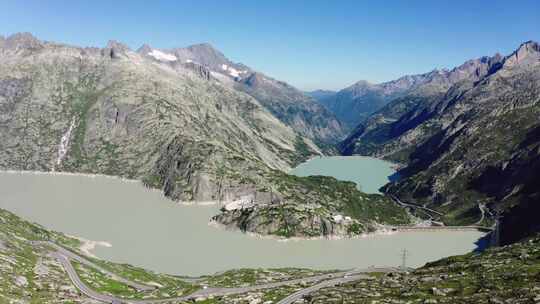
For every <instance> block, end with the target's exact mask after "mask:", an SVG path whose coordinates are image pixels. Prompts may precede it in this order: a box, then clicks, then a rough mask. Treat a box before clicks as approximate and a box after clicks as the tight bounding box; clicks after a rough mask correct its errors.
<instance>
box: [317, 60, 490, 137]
mask: <svg viewBox="0 0 540 304" xmlns="http://www.w3.org/2000/svg"><path fill="white" fill-rule="evenodd" d="M500 60H501V56H500V55H495V56H494V57H491V58H490V57H482V58H479V59H475V60H469V61H467V62H465V63H464V64H463V65H461V66H459V67H457V68H455V69H452V70H434V71H431V72H429V73H425V74H419V75H407V76H403V77H401V78H399V79H396V80H392V81H389V82H384V83H380V84H371V83H369V82H367V81H365V80H361V81H358V82H357V83H355V84H353V85H351V86H350V87H347V88H345V89H343V90H341V91H339V92H337V93H336V94H334V95H333V96H331V95H328V94H323V95H321V94H316V95H315V96H319V97H318V98H317V99H318V100H319V102H321V104H323V105H324V106H326V107H327V108H328V109H329V110H331V111H332V112H333V113H334V114H336V116H337V117H338V118H339V119H340V120H341V121H343V122H344V123H345V124H347V125H348V126H349V127H351V128H353V127H356V126H357V125H358V124H359V123H362V125H361V126H360V127H358V128H361V127H362V126H363V125H364V124H363V121H364V120H365V119H366V118H368V117H369V116H370V115H371V114H373V113H375V112H377V111H378V110H380V109H382V108H384V106H386V105H387V104H389V103H391V102H392V101H393V100H395V99H397V98H400V97H404V96H407V98H410V97H411V96H421V97H431V96H437V95H439V94H443V93H444V92H446V91H447V90H448V89H449V88H450V87H451V86H452V85H454V84H456V83H459V82H461V81H464V80H467V81H473V80H474V79H476V80H478V79H480V78H481V77H483V76H484V75H486V74H488V73H489V69H490V68H491V67H493V65H494V64H496V63H497V62H499V61H500ZM384 111H385V110H384V109H383V110H382V112H384ZM386 111H387V110H386ZM367 123H368V124H369V122H367Z"/></svg>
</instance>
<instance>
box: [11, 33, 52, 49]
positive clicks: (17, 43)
mask: <svg viewBox="0 0 540 304" xmlns="http://www.w3.org/2000/svg"><path fill="white" fill-rule="evenodd" d="M3 44H4V46H5V47H6V48H10V49H39V48H42V47H43V42H41V41H40V40H39V39H37V38H36V37H34V36H33V35H32V34H31V33H16V34H13V35H11V36H9V37H7V38H6V39H4V43H3Z"/></svg>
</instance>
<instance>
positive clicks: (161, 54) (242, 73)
mask: <svg viewBox="0 0 540 304" xmlns="http://www.w3.org/2000/svg"><path fill="white" fill-rule="evenodd" d="M137 52H138V53H139V54H141V55H142V56H146V57H153V58H154V59H155V60H157V61H161V62H168V64H170V65H172V66H176V65H180V64H182V65H184V66H187V67H188V68H191V69H194V70H196V71H197V72H198V73H199V75H201V77H202V78H204V79H209V78H210V77H213V78H214V79H215V80H217V81H219V82H221V83H222V84H223V85H225V86H229V87H232V88H234V89H236V90H239V91H242V92H245V93H247V94H249V95H251V96H252V97H254V98H255V99H257V100H258V101H259V102H260V103H261V104H262V105H263V106H264V107H265V108H267V109H268V110H269V111H270V112H271V113H272V114H273V115H274V116H276V117H277V118H278V119H279V120H281V121H282V122H283V123H285V124H286V125H288V126H290V127H292V128H293V129H294V130H297V131H298V132H299V133H300V134H302V135H303V136H306V137H308V138H310V139H311V140H313V141H314V142H316V143H318V144H321V148H325V147H327V145H328V144H335V143H337V142H338V141H339V140H341V139H343V137H344V136H345V130H344V128H343V127H342V125H341V124H340V122H339V121H338V120H337V119H336V118H335V116H334V115H333V114H332V113H331V112H329V111H328V110H326V109H325V108H324V107H322V106H321V105H319V104H318V103H317V102H316V101H315V100H314V99H313V98H311V97H309V96H307V95H305V94H303V93H302V92H300V91H299V90H298V89H296V88H294V87H292V86H290V85H288V84H287V83H284V82H282V81H278V80H275V79H272V78H270V77H268V76H266V75H264V74H262V73H259V72H256V71H254V70H253V69H251V68H249V67H248V66H245V65H243V64H241V63H234V62H232V61H230V60H229V59H227V57H225V55H223V53H221V52H220V51H218V50H216V49H215V48H214V47H213V46H212V45H210V44H208V43H203V44H196V45H192V46H188V47H185V48H175V49H170V50H156V49H152V48H151V47H150V46H148V45H144V46H143V47H141V48H140V49H139V50H138V51H137Z"/></svg>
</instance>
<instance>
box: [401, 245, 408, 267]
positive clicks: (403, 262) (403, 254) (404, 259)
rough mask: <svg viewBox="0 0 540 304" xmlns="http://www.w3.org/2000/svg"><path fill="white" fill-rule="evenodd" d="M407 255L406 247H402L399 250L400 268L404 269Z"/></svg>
mask: <svg viewBox="0 0 540 304" xmlns="http://www.w3.org/2000/svg"><path fill="white" fill-rule="evenodd" d="M408 256H409V251H407V249H403V250H402V251H401V269H403V270H405V269H407V257H408Z"/></svg>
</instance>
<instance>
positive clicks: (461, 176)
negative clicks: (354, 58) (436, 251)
mask: <svg viewBox="0 0 540 304" xmlns="http://www.w3.org/2000/svg"><path fill="white" fill-rule="evenodd" d="M457 71H465V73H464V74H468V75H469V76H468V78H465V79H462V80H460V81H459V82H457V83H456V84H454V85H453V86H452V87H450V88H449V89H448V90H447V91H446V92H444V93H442V94H435V95H431V96H427V95H423V96H422V95H420V96H410V97H402V98H400V99H397V100H395V101H393V102H392V103H391V104H389V105H388V106H386V107H385V108H384V109H383V110H381V111H379V112H378V113H377V114H375V115H373V116H372V117H371V118H370V119H368V120H367V121H366V123H365V124H362V125H361V126H359V127H358V128H357V130H356V131H355V133H353V134H352V135H351V136H350V137H349V138H348V139H347V140H346V141H345V142H344V143H342V145H341V149H342V151H343V152H344V153H346V154H356V153H360V154H365V155H376V156H384V157H386V158H389V159H393V160H398V161H401V162H403V163H407V166H406V167H405V168H403V169H402V170H401V171H400V172H399V173H400V174H401V175H402V176H403V177H404V178H403V179H402V180H400V181H398V182H394V183H391V184H390V185H388V186H387V187H386V191H387V192H390V193H393V194H396V195H398V196H399V197H401V198H402V199H403V200H407V201H411V202H416V203H420V204H424V205H427V206H429V207H430V208H434V209H436V210H439V211H440V212H442V213H444V214H445V215H444V216H443V217H442V220H443V221H445V222H446V223H448V224H471V223H475V222H477V221H478V220H481V219H482V218H483V217H482V213H483V212H484V211H482V210H481V208H479V206H480V204H485V205H487V207H488V210H489V212H491V213H495V212H498V213H502V214H503V219H502V226H501V229H502V230H501V236H502V238H503V240H502V241H503V242H507V241H513V240H516V239H519V238H521V237H523V236H525V235H528V234H530V233H531V232H533V231H537V230H538V229H539V223H540V222H539V221H538V219H537V218H533V217H531V216H529V217H527V216H524V214H525V213H527V212H531V211H532V210H536V209H535V208H536V207H535V206H536V205H538V204H539V197H538V192H539V190H538V189H539V188H538V182H537V181H538V174H537V173H536V172H537V170H536V167H537V165H538V164H537V162H538V161H537V160H538V155H539V146H540V143H539V141H540V140H539V138H538V134H537V133H538V132H537V131H538V127H539V124H540V121H539V120H538V117H540V97H539V96H540V52H539V51H538V44H537V43H535V42H527V43H524V44H523V45H521V46H520V48H519V49H518V50H516V51H515V52H514V53H512V54H511V55H509V56H506V57H504V58H503V57H501V56H498V55H496V56H494V57H492V58H482V59H479V60H476V61H473V62H467V63H465V64H464V65H463V66H461V67H459V68H457ZM456 77H457V76H456ZM525 210H528V211H525ZM518 215H519V216H518ZM520 216H524V217H520ZM489 217H490V214H487V217H486V218H489ZM518 217H519V218H520V219H519V220H518ZM487 223H489V220H488V222H487ZM511 223H513V224H511Z"/></svg>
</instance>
